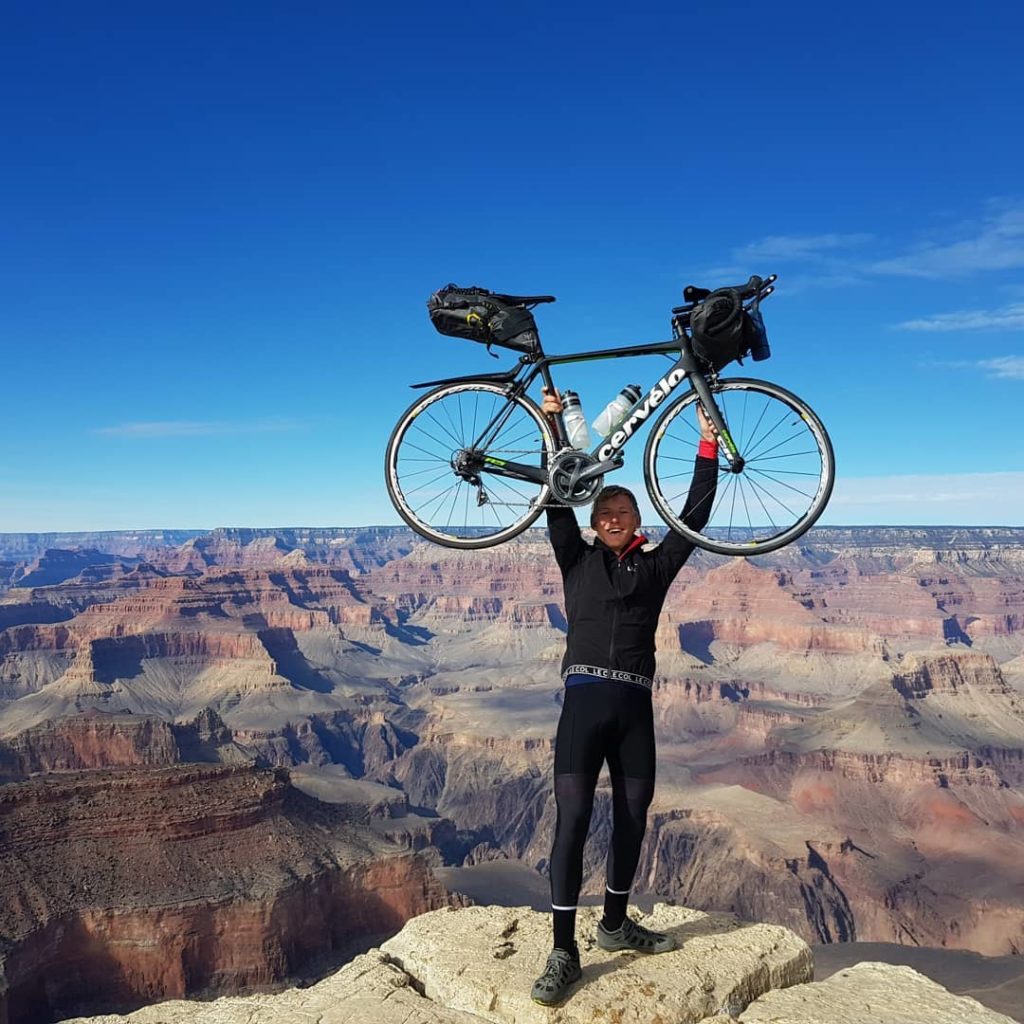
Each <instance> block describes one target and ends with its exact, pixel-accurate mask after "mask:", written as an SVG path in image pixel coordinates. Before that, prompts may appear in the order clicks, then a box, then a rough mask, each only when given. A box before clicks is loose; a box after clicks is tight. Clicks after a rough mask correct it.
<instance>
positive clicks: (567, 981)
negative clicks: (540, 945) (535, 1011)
mask: <svg viewBox="0 0 1024 1024" xmlns="http://www.w3.org/2000/svg"><path fill="white" fill-rule="evenodd" d="M582 977H583V971H581V970H580V958H579V957H578V956H573V955H572V953H570V952H569V951H568V950H566V949H553V950H551V952H550V953H549V954H548V962H547V964H546V965H545V967H544V973H543V974H542V975H541V976H540V977H539V978H538V979H537V980H536V981H535V982H534V983H533V991H532V992H531V993H530V998H531V999H532V1000H533V1001H534V1002H535V1003H540V1004H541V1005H542V1006H552V1005H554V1004H555V1003H560V1002H561V1001H562V1000H563V999H564V998H565V997H566V994H567V993H568V991H569V986H570V985H572V984H573V983H574V982H577V981H579V980H580V978H582Z"/></svg>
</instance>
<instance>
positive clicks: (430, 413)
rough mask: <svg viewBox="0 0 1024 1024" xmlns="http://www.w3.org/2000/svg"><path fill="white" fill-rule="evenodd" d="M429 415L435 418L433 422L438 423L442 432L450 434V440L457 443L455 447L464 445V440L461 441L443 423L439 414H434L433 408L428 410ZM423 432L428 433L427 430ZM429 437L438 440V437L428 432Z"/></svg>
mask: <svg viewBox="0 0 1024 1024" xmlns="http://www.w3.org/2000/svg"><path fill="white" fill-rule="evenodd" d="M427 416H428V417H429V418H430V419H431V420H433V422H434V423H436V424H437V426H438V427H439V429H440V430H441V432H442V433H444V434H447V435H448V438H449V440H450V441H451V443H452V444H454V445H455V447H456V448H461V447H463V445H462V442H461V441H460V440H459V438H458V437H457V436H456V435H455V434H453V433H452V432H451V430H449V429H448V427H446V426H445V425H444V424H443V423H442V422H441V421H440V420H439V419H438V418H437V416H436V415H435V414H434V412H433V411H432V410H430V409H428V410H427ZM420 429H422V428H420ZM423 433H424V434H427V432H426V431H425V430H424V431H423ZM427 437H429V438H430V439H431V440H432V441H437V439H436V438H435V437H433V436H432V435H430V434H427ZM437 443H438V444H440V443H441V442H440V441H437Z"/></svg>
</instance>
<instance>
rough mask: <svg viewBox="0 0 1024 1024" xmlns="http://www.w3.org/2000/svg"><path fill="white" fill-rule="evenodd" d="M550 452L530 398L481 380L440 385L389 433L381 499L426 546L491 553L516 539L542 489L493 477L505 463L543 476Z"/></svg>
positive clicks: (544, 493) (536, 509)
mask: <svg viewBox="0 0 1024 1024" xmlns="http://www.w3.org/2000/svg"><path fill="white" fill-rule="evenodd" d="M554 450H555V441H554V437H553V436H552V434H551V429H550V427H549V426H548V423H547V420H546V419H545V418H544V415H543V413H541V411H540V409H538V408H537V406H536V405H535V404H534V403H533V402H532V401H530V399H528V398H521V397H517V398H510V397H509V395H508V393H507V392H506V391H505V389H504V388H502V387H499V386H498V385H496V384H487V383H484V382H482V381H474V382H467V383H464V384H445V385H442V386H441V387H439V388H437V389H436V390H435V391H431V392H430V393H429V394H426V395H424V396H423V397H422V398H420V399H419V400H418V401H416V402H414V403H413V404H412V405H411V406H410V407H409V409H408V410H407V411H406V412H405V414H404V415H403V416H402V418H401V419H400V420H399V421H398V425H397V426H396V427H395V429H394V431H393V432H392V434H391V440H390V441H388V447H387V454H386V456H385V480H386V482H387V488H388V494H389V495H390V497H391V500H392V502H393V503H394V505H395V508H396V509H397V510H398V514H399V515H400V516H401V517H402V518H403V519H404V520H405V521H406V522H407V523H408V524H409V525H410V526H411V527H412V528H413V529H414V530H415V531H416V532H417V533H419V534H421V535H422V536H424V537H426V538H427V540H432V541H434V542H435V543H437V544H443V545H445V546H446V547H450V548H469V549H471V548H486V547H491V546H492V545H494V544H501V543H502V542H503V541H506V540H509V539H510V538H511V537H515V536H516V534H519V533H522V532H523V530H525V529H526V528H527V527H528V526H529V525H530V524H531V523H532V522H533V521H534V520H535V519H536V518H537V517H538V516H539V515H540V513H541V511H542V508H543V505H544V502H545V501H546V500H547V497H548V493H549V489H548V485H547V484H546V483H540V482H539V481H537V482H535V481H529V480H525V479H519V478H517V477H515V476H510V475H503V474H502V473H501V472H500V471H501V470H502V468H503V467H505V466H506V464H508V463H517V464H519V465H521V466H527V467H530V468H531V469H534V470H543V468H544V467H545V466H547V464H548V458H549V453H551V452H553V451H554ZM506 472H507V471H506ZM545 472H546V470H545Z"/></svg>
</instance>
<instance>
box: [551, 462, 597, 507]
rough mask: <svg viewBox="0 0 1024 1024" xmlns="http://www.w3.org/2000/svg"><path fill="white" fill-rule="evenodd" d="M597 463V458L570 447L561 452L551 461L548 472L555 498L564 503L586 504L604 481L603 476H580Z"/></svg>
mask: <svg viewBox="0 0 1024 1024" xmlns="http://www.w3.org/2000/svg"><path fill="white" fill-rule="evenodd" d="M596 465H597V459H595V458H594V456H593V455H588V454H587V453H586V452H578V451H575V450H572V449H570V450H569V451H563V452H560V453H559V454H558V455H556V456H555V457H554V459H553V460H552V462H551V467H550V470H549V472H548V484H549V485H550V486H551V493H552V495H553V496H554V498H555V499H556V500H557V501H559V502H561V504H563V505H586V504H587V502H589V501H592V500H593V497H594V495H595V494H597V492H598V491H599V490H601V484H602V483H603V482H604V477H603V476H593V477H589V478H588V479H586V480H581V479H580V476H581V474H582V473H583V472H584V471H585V470H588V469H590V467H591V466H596Z"/></svg>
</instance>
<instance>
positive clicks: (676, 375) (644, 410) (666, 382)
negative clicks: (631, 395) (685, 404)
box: [597, 367, 686, 461]
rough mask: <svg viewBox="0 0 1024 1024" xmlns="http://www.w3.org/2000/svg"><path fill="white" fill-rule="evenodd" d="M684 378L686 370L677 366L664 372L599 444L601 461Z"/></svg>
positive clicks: (598, 454) (631, 433)
mask: <svg viewBox="0 0 1024 1024" xmlns="http://www.w3.org/2000/svg"><path fill="white" fill-rule="evenodd" d="M685 379H686V371H685V370H680V369H679V368H678V367H676V369H674V370H671V371H670V372H669V373H666V374H665V376H664V377H662V378H661V380H659V381H658V383H657V384H655V385H654V387H653V388H651V390H650V392H649V393H648V395H647V397H646V398H645V399H644V400H643V402H641V403H640V405H638V406H637V407H636V408H635V409H634V410H633V412H632V413H631V415H630V417H629V419H628V420H626V422H625V423H623V424H622V425H621V426H620V427H619V429H618V430H616V431H615V433H614V434H612V435H611V437H609V438H608V440H607V441H605V443H604V444H603V445H602V446H601V449H600V451H598V453H597V457H598V458H599V459H601V460H602V461H603V460H605V459H610V458H611V457H612V455H613V454H614V453H615V451H616V450H617V449H618V448H621V447H622V446H623V445H624V444H625V443H626V442H627V441H628V440H629V439H630V438H631V437H632V436H633V434H634V432H635V431H636V429H637V427H639V426H640V424H642V423H643V422H644V420H646V419H647V417H648V416H650V414H651V412H652V411H653V410H654V409H657V408H658V406H659V405H661V403H662V402H663V401H665V399H666V398H667V397H668V396H669V394H670V393H671V391H672V389H673V388H674V387H675V386H676V385H677V384H678V383H679V382H680V381H681V380H685Z"/></svg>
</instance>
